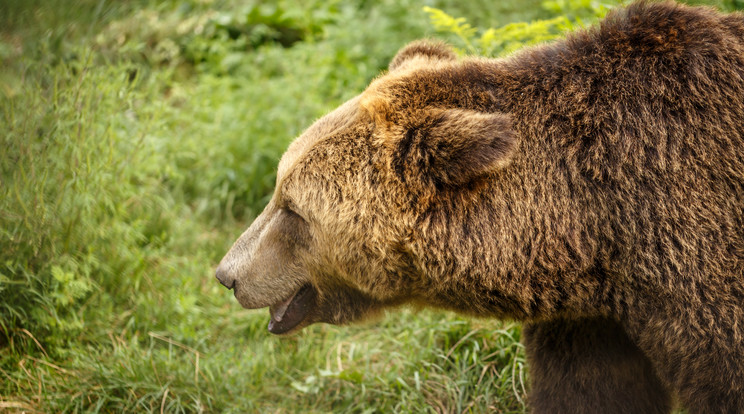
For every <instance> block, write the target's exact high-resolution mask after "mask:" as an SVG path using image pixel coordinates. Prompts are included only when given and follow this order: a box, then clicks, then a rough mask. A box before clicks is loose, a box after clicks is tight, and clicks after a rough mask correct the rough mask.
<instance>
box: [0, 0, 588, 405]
mask: <svg viewBox="0 0 744 414" xmlns="http://www.w3.org/2000/svg"><path fill="white" fill-rule="evenodd" d="M584 3H586V2H583V1H578V0H572V1H569V2H553V5H552V6H551V7H552V8H551V7H548V8H546V7H543V6H541V4H540V2H537V1H531V2H529V4H530V5H531V7H524V6H523V3H521V2H502V3H499V4H498V5H497V6H493V7H489V4H490V3H489V4H486V3H483V2H472V3H468V2H466V3H463V2H456V1H453V0H439V1H428V2H421V1H417V0H403V1H393V0H383V1H379V2H369V1H365V0H357V1H330V2H328V1H320V0H313V1H309V2H300V1H296V0H283V1H279V2H262V1H239V0H212V1H202V0H189V1H185V2H181V1H175V0H171V1H154V0H153V1H149V0H141V1H135V2H110V1H105V0H78V1H72V2H69V1H63V0H46V1H40V0H32V1H20V0H10V1H7V2H3V4H0V26H1V27H0V148H2V150H0V411H2V410H4V409H7V410H11V411H25V412H143V411H144V412H241V413H242V412H355V413H356V412H358V413H375V412H381V413H382V412H411V413H419V412H494V411H495V412H523V411H524V407H525V405H524V393H525V388H527V385H526V384H527V382H528V380H527V378H526V374H525V362H524V354H523V352H522V348H521V345H520V344H519V342H518V338H519V327H518V325H515V324H512V323H502V322H498V321H478V320H475V321H473V320H467V319H463V318H460V317H457V316H455V315H452V314H448V313H441V312H433V311H431V312H430V311H424V312H419V313H413V312H412V311H409V310H403V311H400V312H395V313H391V314H390V315H388V316H387V317H386V318H385V319H384V320H382V321H379V322H377V323H373V324H369V325H365V326H352V327H340V328H339V327H332V326H326V325H319V326H312V327H310V328H308V329H306V330H305V331H304V332H303V333H301V334H299V335H297V336H295V337H292V338H277V337H273V336H270V335H269V334H268V333H267V332H266V323H267V315H266V314H265V312H264V311H245V310H242V309H240V307H239V306H238V305H237V303H236V302H235V301H234V299H233V298H232V297H231V295H230V293H229V292H227V291H225V290H224V289H221V288H220V286H219V284H218V283H216V281H215V280H214V277H213V270H214V266H215V265H216V263H217V262H218V261H219V259H220V258H221V256H222V255H223V254H224V252H225V251H226V250H227V249H228V248H229V246H230V244H231V243H232V241H233V240H234V239H235V238H236V237H237V236H238V235H239V234H240V233H241V232H242V231H243V229H244V228H245V227H246V226H247V224H248V223H249V222H250V220H251V219H252V218H253V217H254V216H255V215H256V214H258V212H260V210H261V209H262V208H263V206H264V205H265V203H266V202H267V200H268V199H269V197H270V196H271V193H272V189H273V185H274V179H275V175H274V174H275V173H274V171H275V168H276V163H277V161H278V159H279V157H280V156H281V153H282V152H283V150H284V148H286V146H287V145H288V143H289V142H290V141H291V139H292V138H293V137H295V136H297V135H298V134H299V133H300V132H301V131H302V130H303V129H304V128H305V127H307V126H308V125H310V124H311V123H312V122H313V120H314V119H316V118H317V117H319V116H321V115H322V114H323V113H325V112H327V111H328V110H330V109H332V108H333V107H335V106H337V105H338V104H339V103H340V102H343V101H344V100H345V99H348V98H349V97H351V96H353V95H355V94H357V93H359V92H360V91H361V90H362V89H363V88H364V87H365V86H366V85H367V84H368V83H369V81H370V80H371V79H372V78H373V77H374V76H376V75H377V74H378V73H379V72H380V71H381V70H383V69H384V68H385V67H386V66H387V63H388V62H389V60H390V59H391V58H392V56H393V55H394V54H395V52H396V50H397V49H398V48H399V47H401V46H402V45H404V44H405V43H406V42H408V41H410V40H413V39H416V38H419V37H423V36H427V35H429V36H431V35H435V34H436V35H439V36H443V37H446V38H448V39H450V40H451V41H452V42H454V43H455V44H456V46H458V47H460V48H461V49H463V50H465V49H467V46H466V45H467V43H468V42H474V41H476V40H477V39H479V38H482V36H483V34H485V33H487V32H488V30H486V28H487V27H490V26H494V27H499V26H503V25H505V24H506V23H508V22H510V21H513V20H515V19H516V20H523V21H529V20H533V19H542V20H541V21H545V20H546V19H551V18H554V17H555V16H556V15H568V14H570V13H573V12H576V11H582V10H584V11H586V10H594V9H592V7H594V5H593V3H592V4H589V3H587V4H584ZM423 6H429V7H434V8H436V9H439V10H442V11H444V12H446V14H445V15H448V16H450V17H452V16H454V17H452V19H454V18H455V17H460V16H464V17H467V19H468V22H471V23H473V24H474V25H475V26H473V27H477V26H480V27H484V29H483V30H477V29H476V30H475V31H470V32H466V33H465V32H461V33H458V32H457V26H453V25H450V26H447V25H441V24H440V25H439V26H438V27H439V29H442V31H440V32H437V31H436V27H435V26H434V25H432V24H431V23H430V22H429V17H430V16H429V15H428V14H427V13H425V12H424V11H423ZM556 7H557V8H556ZM582 13H584V12H582ZM577 15H578V14H577ZM581 16H583V17H582V18H583V19H585V20H586V21H587V23H588V22H590V21H591V19H590V18H588V17H586V15H585V14H581ZM440 17H441V15H440ZM595 17H596V16H595ZM571 21H572V22H573V21H575V20H571ZM460 22H461V21H460ZM461 23H462V22H461ZM507 27H508V26H507ZM512 28H514V26H512ZM518 28H519V30H521V31H522V32H520V33H522V34H524V31H525V30H526V31H527V33H528V35H529V33H533V35H534V34H535V33H538V32H539V30H541V26H540V22H536V23H533V24H528V25H521V26H518ZM510 30H512V29H504V30H503V31H502V32H500V33H502V34H507V35H510V34H514V32H512V31H510ZM530 31H532V32H530ZM463 33H464V34H463ZM520 35H521V34H520ZM555 35H560V33H555ZM533 37H534V36H533ZM522 41H523V40H519V41H518V42H522ZM499 50H501V49H499ZM480 52H484V50H480ZM492 52H493V53H494V54H495V53H497V51H496V49H493V50H492ZM484 53H485V52H484Z"/></svg>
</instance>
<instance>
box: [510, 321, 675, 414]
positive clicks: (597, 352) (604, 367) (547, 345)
mask: <svg viewBox="0 0 744 414" xmlns="http://www.w3.org/2000/svg"><path fill="white" fill-rule="evenodd" d="M522 341H523V343H524V344H525V347H526V350H527V361H528V364H529V367H530V376H531V386H532V390H531V392H530V395H529V405H530V407H531V411H532V412H533V413H536V414H541V413H546V414H548V413H550V414H558V413H571V414H579V413H605V414H611V413H623V414H631V413H639V414H641V413H642V414H648V413H668V412H669V411H670V410H671V398H670V395H669V392H667V390H666V389H665V388H664V387H663V386H662V384H661V382H660V381H659V379H658V377H657V376H656V374H655V373H654V371H653V369H652V367H651V363H650V362H649V361H648V359H647V358H646V357H645V356H644V355H643V354H642V353H641V351H640V350H639V349H638V348H637V347H636V346H635V345H634V344H633V343H632V342H631V340H630V339H629V338H628V336H627V335H626V334H625V332H624V331H623V329H622V328H621V327H620V325H619V324H618V323H617V322H615V321H612V320H609V319H602V318H597V319H577V320H565V319H557V320H553V321H549V322H540V323H531V324H526V325H525V326H524V329H523V333H522Z"/></svg>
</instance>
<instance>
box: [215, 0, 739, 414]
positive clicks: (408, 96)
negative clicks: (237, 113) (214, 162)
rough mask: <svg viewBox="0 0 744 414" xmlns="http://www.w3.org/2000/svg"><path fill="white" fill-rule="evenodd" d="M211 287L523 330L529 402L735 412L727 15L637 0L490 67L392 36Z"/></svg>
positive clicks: (547, 406) (734, 35) (589, 408)
mask: <svg viewBox="0 0 744 414" xmlns="http://www.w3.org/2000/svg"><path fill="white" fill-rule="evenodd" d="M217 278H218V279H219V281H220V282H221V283H222V284H224V285H225V286H227V287H228V288H232V289H234V291H235V292H234V293H235V296H236V298H237V300H238V302H240V304H241V305H242V306H244V307H246V308H262V307H269V308H270V313H271V320H270V322H269V331H271V332H273V333H278V334H282V333H288V332H293V331H296V330H298V329H300V328H302V327H304V326H307V325H309V324H312V323H315V322H327V323H332V324H344V323H347V322H352V321H357V320H361V319H363V318H365V317H369V316H370V315H373V314H379V313H380V312H381V311H382V310H384V309H386V308H389V307H394V306H398V305H404V304H413V305H415V306H432V307H437V308H444V309H451V310H455V311H458V312H461V313H464V314H469V315H475V316H479V317H494V318H507V319H514V320H520V321H523V322H524V324H525V327H524V331H523V341H524V344H525V346H526V349H527V356H528V363H529V365H530V370H531V391H530V396H529V403H530V407H531V410H532V411H533V412H536V413H666V412H669V411H670V410H671V409H672V406H673V404H674V402H675V401H678V402H679V403H680V404H681V405H682V406H684V407H685V408H686V409H687V410H689V412H691V413H713V412H715V413H719V412H720V413H742V412H744V15H742V14H728V15H724V14H721V13H718V12H716V11H714V10H712V9H709V8H699V7H688V6H683V5H676V4H673V3H655V4H648V3H638V4H634V5H631V6H629V7H627V8H625V9H621V10H617V11H614V12H612V13H610V14H609V15H608V17H607V18H606V19H605V20H604V21H602V22H601V23H600V24H599V25H598V26H597V27H594V28H591V29H589V30H583V31H579V32H577V33H573V34H571V35H569V36H568V38H566V39H565V40H562V41H558V42H556V43H553V44H549V45H543V46H539V47H534V48H529V49H526V50H523V51H521V52H519V53H517V54H515V55H513V56H510V57H507V58H503V59H484V58H465V59H461V60H458V59H456V57H455V55H454V54H453V52H452V51H451V50H450V49H449V48H448V47H447V46H445V45H442V44H439V43H435V42H427V41H423V42H421V41H420V42H415V43H413V44H411V45H409V46H407V47H405V48H404V49H402V50H401V51H400V52H399V53H398V55H397V56H396V57H395V58H394V59H393V61H392V63H391V64H390V68H389V71H388V72H387V73H386V74H384V75H382V76H380V77H379V78H378V79H376V80H375V81H373V82H372V84H371V85H370V86H369V88H368V89H367V90H366V91H364V92H363V93H362V94H361V95H359V96H358V97H356V98H354V99H351V100H350V101H348V102H346V103H345V104H344V105H342V106H341V107H340V108H338V109H337V110H335V111H334V112H332V113H330V114H329V115H327V116H325V117H324V118H322V119H320V120H319V121H317V122H316V123H315V124H314V125H312V126H311V127H310V128H309V129H308V130H307V131H306V132H305V133H303V134H302V135H301V136H300V137H299V138H298V139H297V140H296V141H295V142H294V143H292V144H291V146H290V147H289V149H288V150H287V152H286V153H285V154H284V156H283V157H282V159H281V161H280V163H279V167H278V173H277V184H276V192H275V193H274V195H273V198H272V199H271V201H270V202H269V204H268V205H267V206H266V209H265V210H264V211H263V213H262V214H261V215H260V216H259V217H258V218H257V219H256V220H255V222H254V223H253V224H252V225H251V226H250V228H249V229H248V230H247V231H246V232H245V233H244V234H243V235H242V236H241V237H240V238H239V239H238V241H237V242H236V243H235V245H234V246H233V248H232V249H231V250H230V251H229V252H228V253H227V255H226V256H225V258H224V259H223V260H222V262H221V263H220V265H219V267H218V269H217Z"/></svg>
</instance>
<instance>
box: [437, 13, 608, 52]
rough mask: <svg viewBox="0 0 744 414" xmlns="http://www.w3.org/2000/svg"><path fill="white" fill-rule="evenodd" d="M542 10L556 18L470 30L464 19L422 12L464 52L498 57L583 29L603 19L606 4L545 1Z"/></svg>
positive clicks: (472, 28)
mask: <svg viewBox="0 0 744 414" xmlns="http://www.w3.org/2000/svg"><path fill="white" fill-rule="evenodd" d="M543 7H544V8H545V9H546V10H548V11H550V12H552V13H554V14H558V15H557V16H555V17H553V18H550V19H536V20H533V21H531V22H529V23H527V22H515V23H509V24H507V25H504V26H502V27H499V28H488V29H485V30H479V29H477V28H474V27H472V26H471V25H470V24H469V23H467V21H466V19H465V18H463V17H453V16H450V15H449V14H447V13H445V12H444V11H442V10H440V9H436V8H433V7H424V8H423V10H424V11H425V12H426V13H428V14H429V18H430V20H431V23H432V25H433V26H434V27H435V28H436V29H437V31H439V32H443V33H449V34H451V35H454V36H455V38H456V39H457V40H458V41H459V42H460V43H461V44H463V45H464V46H465V51H466V52H467V53H469V54H475V55H485V56H500V55H505V54H509V53H512V52H514V51H516V50H518V49H520V48H522V47H524V46H530V45H535V44H538V43H543V42H546V41H549V40H554V39H557V38H560V37H562V36H564V35H565V34H566V32H569V31H571V30H575V29H577V28H580V27H585V25H586V24H589V23H592V22H594V21H596V20H598V19H600V18H602V17H604V15H605V14H606V13H607V11H608V10H609V9H610V6H609V5H605V4H601V3H597V2H595V1H592V0H555V1H546V2H544V3H543Z"/></svg>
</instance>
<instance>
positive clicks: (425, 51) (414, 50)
mask: <svg viewBox="0 0 744 414" xmlns="http://www.w3.org/2000/svg"><path fill="white" fill-rule="evenodd" d="M455 59H457V55H456V54H455V52H454V51H453V50H452V48H451V47H450V46H449V45H447V44H446V43H444V42H439V41H434V40H426V39H424V40H416V41H414V42H411V43H409V44H408V45H406V46H404V47H403V48H402V49H401V50H400V51H398V53H397V54H396V55H395V57H394V58H393V60H392V61H391V62H390V65H389V66H388V70H390V71H391V72H392V71H394V70H396V69H400V68H402V67H405V66H407V65H408V64H410V63H413V62H416V61H418V62H422V63H424V62H425V63H431V62H436V61H449V60H455Z"/></svg>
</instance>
